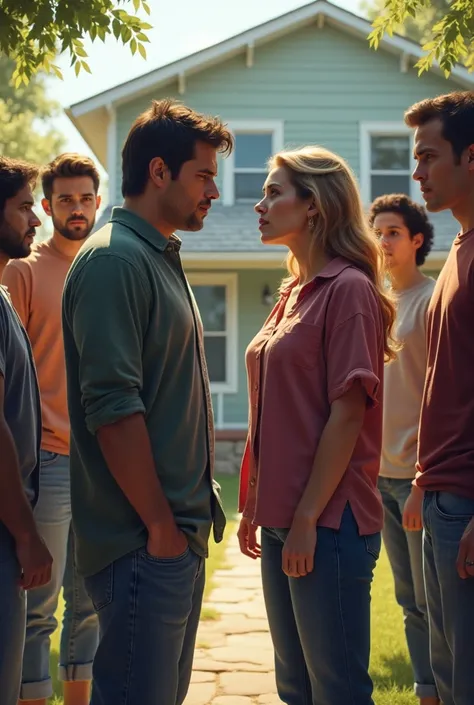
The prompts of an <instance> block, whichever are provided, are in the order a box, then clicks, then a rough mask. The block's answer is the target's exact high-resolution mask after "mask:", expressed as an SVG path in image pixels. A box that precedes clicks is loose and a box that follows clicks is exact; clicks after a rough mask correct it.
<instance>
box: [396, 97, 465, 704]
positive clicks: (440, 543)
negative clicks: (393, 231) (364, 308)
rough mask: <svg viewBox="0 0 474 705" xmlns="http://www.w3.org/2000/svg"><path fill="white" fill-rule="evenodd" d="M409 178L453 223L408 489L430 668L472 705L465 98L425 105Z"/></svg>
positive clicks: (453, 698) (456, 700)
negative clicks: (420, 539) (416, 525)
mask: <svg viewBox="0 0 474 705" xmlns="http://www.w3.org/2000/svg"><path fill="white" fill-rule="evenodd" d="M405 121H406V123H407V124H408V125H409V126H410V127H412V128H414V129H415V130H416V131H415V149H414V153H415V160H416V162H417V166H416V169H415V171H414V174H413V178H414V179H415V180H416V181H418V182H419V183H420V186H421V191H422V194H423V198H424V200H425V201H426V207H427V209H428V210H429V211H431V212H438V211H443V210H450V211H451V212H452V214H453V216H454V217H455V218H456V220H457V221H458V222H459V225H460V230H459V233H458V235H457V236H456V237H455V239H454V241H453V244H452V247H451V251H450V253H449V255H448V258H447V260H446V263H445V265H444V267H443V270H442V271H441V274H440V275H439V278H438V281H437V283H436V287H435V290H434V293H433V297H432V299H431V303H430V305H429V307H428V319H427V346H428V355H427V360H428V364H427V376H426V381H425V389H424V394H423V403H422V409H421V420H420V430H419V445H418V473H417V476H416V480H415V483H416V487H417V488H418V490H419V495H420V496H421V495H422V494H423V493H424V500H423V524H424V530H425V534H424V545H423V551H424V572H425V584H426V594H427V602H428V615H429V626H430V653H431V665H432V668H433V673H434V676H435V680H436V685H437V688H438V692H439V696H440V698H441V701H442V702H443V705H472V704H473V703H474V679H473V677H472V669H473V663H474V639H473V634H474V329H473V325H472V320H473V319H472V317H473V311H474V92H473V91H466V92H458V93H450V94H448V95H442V96H438V97H437V98H434V99H428V100H424V101H422V102H421V103H417V104H416V105H414V106H412V107H411V108H410V109H409V110H408V112H407V113H406V115H405Z"/></svg>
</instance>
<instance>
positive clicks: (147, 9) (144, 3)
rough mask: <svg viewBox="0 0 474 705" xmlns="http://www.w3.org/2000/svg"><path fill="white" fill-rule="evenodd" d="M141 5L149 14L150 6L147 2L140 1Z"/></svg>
mask: <svg viewBox="0 0 474 705" xmlns="http://www.w3.org/2000/svg"><path fill="white" fill-rule="evenodd" d="M142 7H143V9H144V10H145V12H146V14H147V15H151V10H150V6H149V5H148V3H147V2H142Z"/></svg>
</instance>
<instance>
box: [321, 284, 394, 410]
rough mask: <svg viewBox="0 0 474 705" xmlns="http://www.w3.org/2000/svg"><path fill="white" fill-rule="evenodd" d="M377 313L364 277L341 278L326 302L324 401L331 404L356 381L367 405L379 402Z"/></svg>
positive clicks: (378, 316)
mask: <svg viewBox="0 0 474 705" xmlns="http://www.w3.org/2000/svg"><path fill="white" fill-rule="evenodd" d="M382 334H383V331H382V322H381V312H380V308H379V304H378V301H377V299H376V293H375V291H374V289H373V287H372V284H371V283H370V282H369V280H368V279H366V278H365V277H363V275H361V274H359V276H357V277H354V278H351V279H349V281H347V280H346V281H341V285H340V286H337V287H335V290H334V292H333V296H332V297H331V301H330V303H329V305H328V311H327V318H326V335H325V357H326V364H327V390H328V400H329V403H330V404H332V403H333V402H334V401H335V400H336V399H338V398H339V397H341V396H342V395H343V394H345V392H347V391H348V390H349V389H350V387H351V385H352V384H353V383H354V380H359V381H360V382H361V383H362V384H363V386H364V388H365V390H366V392H367V397H368V404H369V405H371V406H373V405H375V404H377V403H378V402H379V399H378V391H379V386H380V378H379V374H380V372H379V368H380V349H381V345H382V344H383V340H382Z"/></svg>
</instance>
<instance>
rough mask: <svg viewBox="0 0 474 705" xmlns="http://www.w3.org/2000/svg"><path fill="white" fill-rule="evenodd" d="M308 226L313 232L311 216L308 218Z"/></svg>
mask: <svg viewBox="0 0 474 705" xmlns="http://www.w3.org/2000/svg"><path fill="white" fill-rule="evenodd" d="M308 225H309V229H310V230H314V218H313V216H312V215H310V217H309V218H308Z"/></svg>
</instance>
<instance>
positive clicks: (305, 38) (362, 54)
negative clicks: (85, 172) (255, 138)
mask: <svg viewBox="0 0 474 705" xmlns="http://www.w3.org/2000/svg"><path fill="white" fill-rule="evenodd" d="M453 88H454V86H453V83H452V82H450V81H447V80H445V79H443V78H441V77H439V76H437V75H434V74H424V75H423V76H422V77H420V78H418V76H417V71H416V70H415V69H410V70H409V71H408V73H402V72H401V71H400V58H399V56H398V55H397V56H395V55H392V54H388V53H387V52H384V51H382V50H379V51H378V52H374V51H372V50H370V49H369V46H368V43H367V42H366V41H364V40H361V39H358V38H356V37H353V36H352V35H349V34H347V33H345V32H343V31H339V30H336V29H334V28H332V27H330V26H326V27H325V28H323V29H322V30H318V29H317V27H316V25H314V24H313V25H310V26H309V27H307V28H305V29H299V30H298V31H296V32H293V33H291V34H289V35H286V36H284V37H281V38H279V39H277V40H275V41H272V42H269V43H268V44H266V45H264V46H262V47H257V48H256V49H255V63H254V66H253V67H252V68H250V69H248V68H246V67H245V55H244V54H241V55H239V56H236V57H234V58H232V59H230V60H228V61H225V62H223V63H222V64H220V65H218V66H215V67H211V68H209V69H206V70H205V71H202V72H200V73H196V74H194V75H190V76H187V77H186V92H185V94H184V95H183V96H178V90H177V85H176V84H169V85H168V86H167V87H165V88H160V89H159V90H155V91H150V93H149V95H147V96H144V97H141V98H138V99H134V100H133V101H131V102H130V103H127V104H123V105H121V106H119V107H118V110H117V142H118V144H117V149H119V150H120V149H121V146H122V144H123V141H124V139H125V137H126V135H127V132H128V130H129V128H130V125H131V123H132V122H133V120H134V119H135V117H136V116H137V115H138V114H139V113H140V112H141V111H142V110H144V109H145V108H146V107H147V106H148V105H149V103H150V100H151V99H152V98H157V99H159V98H162V97H165V96H170V95H171V96H173V95H174V96H177V97H179V98H180V100H183V101H184V102H185V103H187V104H188V105H190V106H192V107H193V108H195V109H197V110H200V111H203V112H208V113H214V114H219V115H221V116H222V118H223V119H225V120H232V119H236V120H245V119H269V120H270V119H271V120H284V123H285V143H286V144H287V145H288V146H295V145H300V144H307V143H319V144H323V145H325V146H326V147H328V148H329V149H333V150H335V151H337V152H338V153H340V154H341V155H342V156H344V157H345V158H346V159H348V160H349V162H350V163H351V165H352V167H353V168H354V169H355V171H356V172H358V169H359V123H360V122H361V121H378V120H386V121H388V120H390V121H402V120H403V113H404V111H405V109H406V108H407V107H408V106H409V105H410V104H411V103H413V102H415V101H417V100H420V99H421V98H425V97H428V96H433V95H437V94H439V93H442V92H446V91H449V90H452V89H453ZM117 198H118V199H120V179H119V180H118V184H117Z"/></svg>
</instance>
